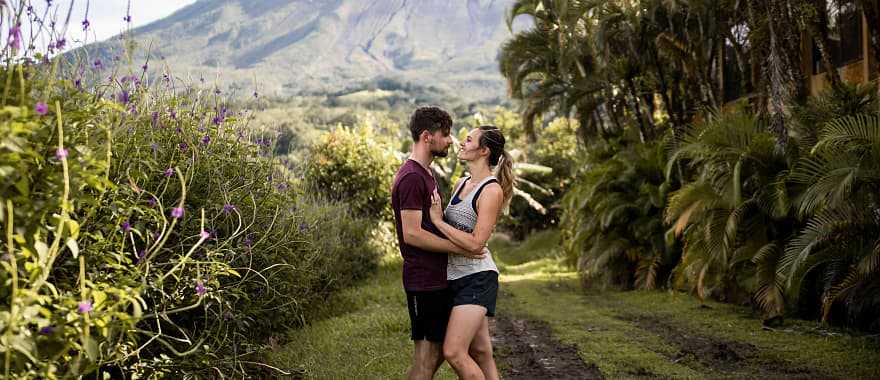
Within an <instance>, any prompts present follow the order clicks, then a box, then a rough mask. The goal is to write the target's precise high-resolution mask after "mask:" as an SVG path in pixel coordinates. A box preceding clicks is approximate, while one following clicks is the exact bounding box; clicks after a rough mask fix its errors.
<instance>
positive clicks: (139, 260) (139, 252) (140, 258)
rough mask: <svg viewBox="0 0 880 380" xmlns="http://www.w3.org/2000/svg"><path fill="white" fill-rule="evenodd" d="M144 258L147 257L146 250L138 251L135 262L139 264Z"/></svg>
mask: <svg viewBox="0 0 880 380" xmlns="http://www.w3.org/2000/svg"><path fill="white" fill-rule="evenodd" d="M146 256H147V250H145V249H141V250H139V251H138V259H137V262H138V263H140V262H141V261H143V260H144V257H146Z"/></svg>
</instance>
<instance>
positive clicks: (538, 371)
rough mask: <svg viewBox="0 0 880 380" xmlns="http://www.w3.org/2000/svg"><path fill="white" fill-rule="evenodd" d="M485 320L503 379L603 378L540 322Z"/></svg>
mask: <svg viewBox="0 0 880 380" xmlns="http://www.w3.org/2000/svg"><path fill="white" fill-rule="evenodd" d="M489 323H490V324H489V329H490V332H491V335H492V337H493V338H492V344H493V346H495V352H496V356H497V357H498V360H499V364H500V365H499V367H500V370H501V377H502V378H504V379H561V380H569V379H570V380H574V379H604V377H603V376H602V372H601V371H599V367H597V366H596V365H595V364H587V363H584V361H583V360H581V357H580V356H579V355H578V352H577V347H575V346H574V345H567V344H564V343H561V342H559V341H557V340H556V339H554V338H553V337H552V335H551V333H550V326H549V325H548V324H547V323H546V322H544V321H536V320H527V319H509V318H506V317H505V318H495V319H494V320H490V322H489Z"/></svg>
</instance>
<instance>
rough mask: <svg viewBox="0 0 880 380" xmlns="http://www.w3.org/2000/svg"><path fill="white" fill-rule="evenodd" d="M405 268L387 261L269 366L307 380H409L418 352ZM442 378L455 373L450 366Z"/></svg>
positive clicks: (334, 301)
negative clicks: (414, 345) (405, 289)
mask: <svg viewBox="0 0 880 380" xmlns="http://www.w3.org/2000/svg"><path fill="white" fill-rule="evenodd" d="M401 267H402V260H401V259H400V258H399V257H386V258H384V259H383V261H382V263H381V265H380V268H379V272H378V273H377V274H376V275H375V276H373V277H372V278H370V279H368V280H366V281H365V282H363V283H361V284H360V285H358V286H356V287H354V288H350V289H347V290H344V291H342V292H339V293H338V294H336V295H334V296H332V297H331V298H329V299H328V300H327V302H326V303H324V305H322V307H321V309H320V310H314V311H313V312H312V317H313V318H320V319H318V320H317V321H316V322H313V323H311V324H310V325H308V326H306V327H304V328H302V329H298V330H294V331H292V332H291V333H290V335H289V336H288V343H287V344H286V345H284V346H282V347H280V348H278V349H276V350H274V351H273V352H272V353H270V354H269V357H268V358H267V359H268V361H269V364H270V365H273V366H277V367H279V368H283V369H287V370H290V371H292V372H294V373H296V374H297V377H302V378H305V379H355V378H357V379H401V378H404V377H405V375H406V370H407V368H408V367H409V364H410V363H411V361H412V351H413V349H412V341H411V340H410V339H409V317H408V314H407V311H406V298H405V296H404V293H403V286H402V283H401V277H400V276H401V275H400V273H401ZM436 378H437V379H454V378H455V375H454V373H453V371H452V369H450V368H449V365H447V364H444V365H443V367H441V368H440V371H439V372H438V376H437V377H436Z"/></svg>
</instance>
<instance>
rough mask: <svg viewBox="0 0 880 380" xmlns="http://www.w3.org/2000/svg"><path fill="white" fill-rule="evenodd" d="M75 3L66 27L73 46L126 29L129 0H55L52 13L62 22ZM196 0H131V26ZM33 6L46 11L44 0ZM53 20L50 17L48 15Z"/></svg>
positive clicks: (37, 10) (68, 38)
mask: <svg viewBox="0 0 880 380" xmlns="http://www.w3.org/2000/svg"><path fill="white" fill-rule="evenodd" d="M71 2H73V11H72V13H71V17H70V24H69V26H68V30H67V33H66V35H67V40H68V41H69V42H70V44H69V45H68V46H70V45H79V44H82V43H83V42H89V43H91V42H95V41H103V40H106V39H108V38H110V37H113V36H115V35H117V34H119V33H121V32H123V31H124V30H125V28H126V25H127V23H126V22H125V20H124V18H125V16H126V14H127V7H128V6H129V1H128V0H91V1H86V0H55V1H52V6H51V7H52V8H51V9H50V15H52V14H54V15H55V19H56V20H57V22H58V23H59V24H61V23H63V22H64V19H65V17H66V15H67V10H68V9H70V4H71ZM194 2H195V0H131V2H130V6H131V22H132V27H138V26H142V25H146V24H149V23H150V22H153V21H156V20H159V19H161V18H164V17H167V16H169V15H171V14H172V13H174V12H175V11H177V10H179V9H180V8H183V7H185V6H187V5H189V4H192V3H194ZM33 4H34V9H35V12H36V14H37V15H40V16H42V15H43V14H44V12H45V11H46V2H45V1H34V2H33ZM87 4H88V17H86V5H87ZM47 18H49V19H51V16H50V17H47ZM86 18H88V20H89V31H87V32H84V31H83V28H82V22H83V20H85V19H86Z"/></svg>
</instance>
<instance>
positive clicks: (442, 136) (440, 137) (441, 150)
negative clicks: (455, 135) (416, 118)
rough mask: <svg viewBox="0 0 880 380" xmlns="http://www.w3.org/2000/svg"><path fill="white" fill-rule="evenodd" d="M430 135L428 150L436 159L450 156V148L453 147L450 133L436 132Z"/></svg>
mask: <svg viewBox="0 0 880 380" xmlns="http://www.w3.org/2000/svg"><path fill="white" fill-rule="evenodd" d="M427 133H428V148H429V149H430V150H431V155H432V156H434V157H446V156H447V155H449V146H450V145H452V136H451V135H450V134H449V131H442V130H440V131H436V132H434V133H430V132H427Z"/></svg>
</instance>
